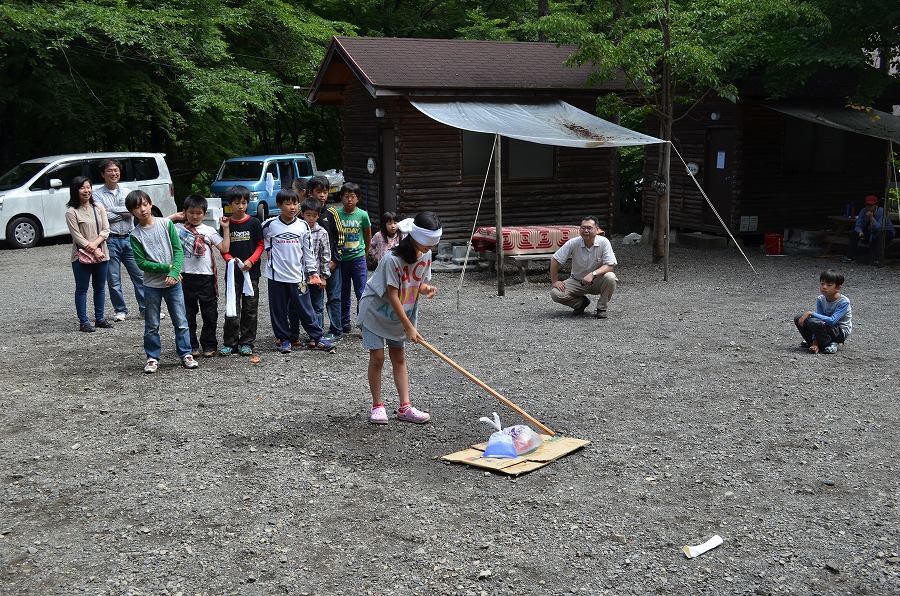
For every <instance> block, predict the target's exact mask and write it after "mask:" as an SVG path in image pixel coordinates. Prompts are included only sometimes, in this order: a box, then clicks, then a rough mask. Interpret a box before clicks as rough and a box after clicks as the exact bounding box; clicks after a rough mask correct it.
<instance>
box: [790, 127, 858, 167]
mask: <svg viewBox="0 0 900 596" xmlns="http://www.w3.org/2000/svg"><path fill="white" fill-rule="evenodd" d="M846 147H847V134H846V132H844V131H843V130H839V129H837V128H832V127H830V126H820V125H817V124H813V123H812V122H807V121H805V120H800V119H799V118H787V119H786V120H785V123H784V158H783V167H784V172H785V173H786V174H794V173H798V174H802V173H824V172H831V173H840V172H843V171H844V167H845V163H846Z"/></svg>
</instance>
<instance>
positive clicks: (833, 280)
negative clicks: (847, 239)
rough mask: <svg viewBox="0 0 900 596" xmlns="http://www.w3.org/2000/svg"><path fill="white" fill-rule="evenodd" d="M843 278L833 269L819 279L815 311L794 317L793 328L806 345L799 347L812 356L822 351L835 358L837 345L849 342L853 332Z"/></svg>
mask: <svg viewBox="0 0 900 596" xmlns="http://www.w3.org/2000/svg"><path fill="white" fill-rule="evenodd" d="M843 285H844V276H843V275H841V274H840V273H837V272H836V271H833V270H831V269H829V270H827V271H823V272H822V274H821V275H820V276H819V289H820V290H821V294H820V295H819V297H818V298H816V309H815V311H812V310H810V311H807V312H805V313H800V314H798V315H797V316H796V317H794V324H795V325H796V326H797V330H798V331H799V332H800V335H802V336H803V341H802V342H801V343H800V347H801V348H802V349H804V350H808V351H809V353H810V354H818V353H819V352H820V351H821V352H824V353H826V354H834V353H836V352H837V351H838V345H839V344H842V343H844V342H845V341H847V338H848V337H850V331H851V330H852V329H853V323H852V322H851V319H852V316H853V313H852V309H851V307H850V299H849V298H847V297H846V296H844V295H842V294H841V288H842V287H843Z"/></svg>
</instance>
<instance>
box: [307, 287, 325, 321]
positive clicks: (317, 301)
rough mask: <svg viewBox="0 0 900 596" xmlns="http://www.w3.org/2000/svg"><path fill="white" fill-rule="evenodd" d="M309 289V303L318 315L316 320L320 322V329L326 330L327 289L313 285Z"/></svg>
mask: <svg viewBox="0 0 900 596" xmlns="http://www.w3.org/2000/svg"><path fill="white" fill-rule="evenodd" d="M308 287H309V301H310V302H311V303H312V307H313V310H314V311H315V313H316V320H318V321H319V327H321V328H322V329H325V288H320V287H319V286H312V285H311V286H308Z"/></svg>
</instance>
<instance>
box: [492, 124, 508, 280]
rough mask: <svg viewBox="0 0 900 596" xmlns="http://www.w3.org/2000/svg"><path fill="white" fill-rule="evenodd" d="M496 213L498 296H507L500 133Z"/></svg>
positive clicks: (496, 142) (496, 159)
mask: <svg viewBox="0 0 900 596" xmlns="http://www.w3.org/2000/svg"><path fill="white" fill-rule="evenodd" d="M494 145H495V148H494V213H495V214H496V216H497V217H496V219H497V295H498V296H505V295H506V279H505V278H504V277H503V265H504V264H505V259H504V258H503V200H502V193H501V192H500V172H501V171H502V168H501V167H500V157H501V156H500V133H499V132H498V133H497V134H495V135H494Z"/></svg>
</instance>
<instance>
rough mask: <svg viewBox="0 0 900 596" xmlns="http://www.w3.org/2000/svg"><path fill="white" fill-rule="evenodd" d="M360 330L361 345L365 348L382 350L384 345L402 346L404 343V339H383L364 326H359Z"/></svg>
mask: <svg viewBox="0 0 900 596" xmlns="http://www.w3.org/2000/svg"><path fill="white" fill-rule="evenodd" d="M360 330H362V345H363V347H364V348H365V349H367V350H383V349H384V347H385V345H387V346H388V347H389V348H402V347H403V346H404V345H405V344H406V342H405V341H397V340H396V339H385V338H383V337H381V336H380V335H376V334H375V333H372V332H371V331H369V330H368V329H366V328H365V327H360Z"/></svg>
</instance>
